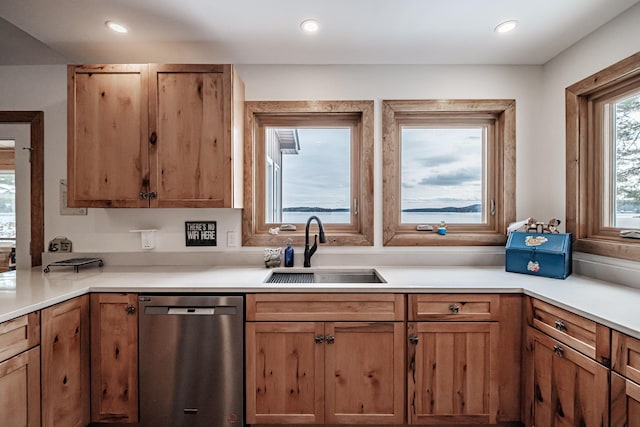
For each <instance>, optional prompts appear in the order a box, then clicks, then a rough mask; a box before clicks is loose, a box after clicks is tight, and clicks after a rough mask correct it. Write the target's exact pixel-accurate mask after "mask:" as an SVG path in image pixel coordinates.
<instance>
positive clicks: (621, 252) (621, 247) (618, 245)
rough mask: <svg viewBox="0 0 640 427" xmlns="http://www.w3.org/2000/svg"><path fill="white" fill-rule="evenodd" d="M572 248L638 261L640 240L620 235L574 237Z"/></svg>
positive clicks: (639, 259) (639, 258)
mask: <svg viewBox="0 0 640 427" xmlns="http://www.w3.org/2000/svg"><path fill="white" fill-rule="evenodd" d="M573 250H574V251H577V252H586V253H591V254H595V255H602V256H606V257H613V258H621V259H626V260H630V261H640V240H634V239H625V238H622V237H596V236H592V237H589V238H583V239H576V240H575V241H574V242H573Z"/></svg>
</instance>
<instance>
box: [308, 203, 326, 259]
mask: <svg viewBox="0 0 640 427" xmlns="http://www.w3.org/2000/svg"><path fill="white" fill-rule="evenodd" d="M314 219H315V220H316V222H317V223H318V229H319V232H320V243H327V238H326V237H325V235H324V228H323V227H322V222H321V221H320V218H318V217H317V216H315V215H312V216H310V217H309V219H308V220H307V227H306V228H305V229H304V266H305V267H311V256H312V255H313V254H314V253H316V250H317V249H318V235H317V234H316V235H314V236H313V246H311V248H309V224H311V221H312V220H314Z"/></svg>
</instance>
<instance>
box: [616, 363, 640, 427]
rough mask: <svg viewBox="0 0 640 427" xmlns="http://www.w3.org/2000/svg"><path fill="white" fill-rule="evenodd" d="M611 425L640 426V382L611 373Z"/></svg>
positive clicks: (620, 426) (621, 426)
mask: <svg viewBox="0 0 640 427" xmlns="http://www.w3.org/2000/svg"><path fill="white" fill-rule="evenodd" d="M611 427H640V384H637V383H635V382H633V381H631V380H628V379H626V378H624V377H622V376H621V375H619V374H616V373H615V372H612V373H611Z"/></svg>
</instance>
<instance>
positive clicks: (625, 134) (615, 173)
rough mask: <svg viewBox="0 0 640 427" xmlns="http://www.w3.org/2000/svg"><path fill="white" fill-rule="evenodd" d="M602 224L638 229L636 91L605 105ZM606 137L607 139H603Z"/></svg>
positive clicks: (639, 113) (639, 120) (639, 117)
mask: <svg viewBox="0 0 640 427" xmlns="http://www.w3.org/2000/svg"><path fill="white" fill-rule="evenodd" d="M605 110H607V111H608V112H609V114H604V115H603V117H604V120H605V121H607V122H608V123H605V125H604V126H603V128H604V129H605V130H606V131H607V135H605V140H606V141H608V144H605V149H606V150H607V151H608V153H611V154H610V155H609V156H608V155H606V154H605V156H604V158H605V159H609V160H608V162H607V163H609V164H608V165H606V166H605V170H608V171H610V172H609V173H608V174H606V176H605V179H608V185H607V187H608V189H609V192H606V191H605V196H607V195H608V197H606V200H605V203H604V204H603V206H604V208H605V210H606V211H605V212H604V215H603V218H604V219H605V224H604V225H605V226H609V227H616V228H640V93H639V92H636V93H635V94H633V95H632V96H626V97H623V98H622V99H619V100H616V101H614V102H611V103H610V104H606V105H605ZM607 137H608V138H607Z"/></svg>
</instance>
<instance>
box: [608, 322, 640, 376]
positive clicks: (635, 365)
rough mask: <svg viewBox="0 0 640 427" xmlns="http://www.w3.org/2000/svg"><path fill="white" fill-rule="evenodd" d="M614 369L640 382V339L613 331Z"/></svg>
mask: <svg viewBox="0 0 640 427" xmlns="http://www.w3.org/2000/svg"><path fill="white" fill-rule="evenodd" d="M611 343H612V344H611V345H612V347H613V355H612V356H613V366H612V369H613V370H614V371H616V372H617V373H619V374H620V375H622V376H624V377H626V378H628V379H630V380H633V381H635V382H636V383H638V384H640V340H638V339H635V338H632V337H630V336H627V335H625V334H622V333H620V332H618V331H613V335H612V337H611Z"/></svg>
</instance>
